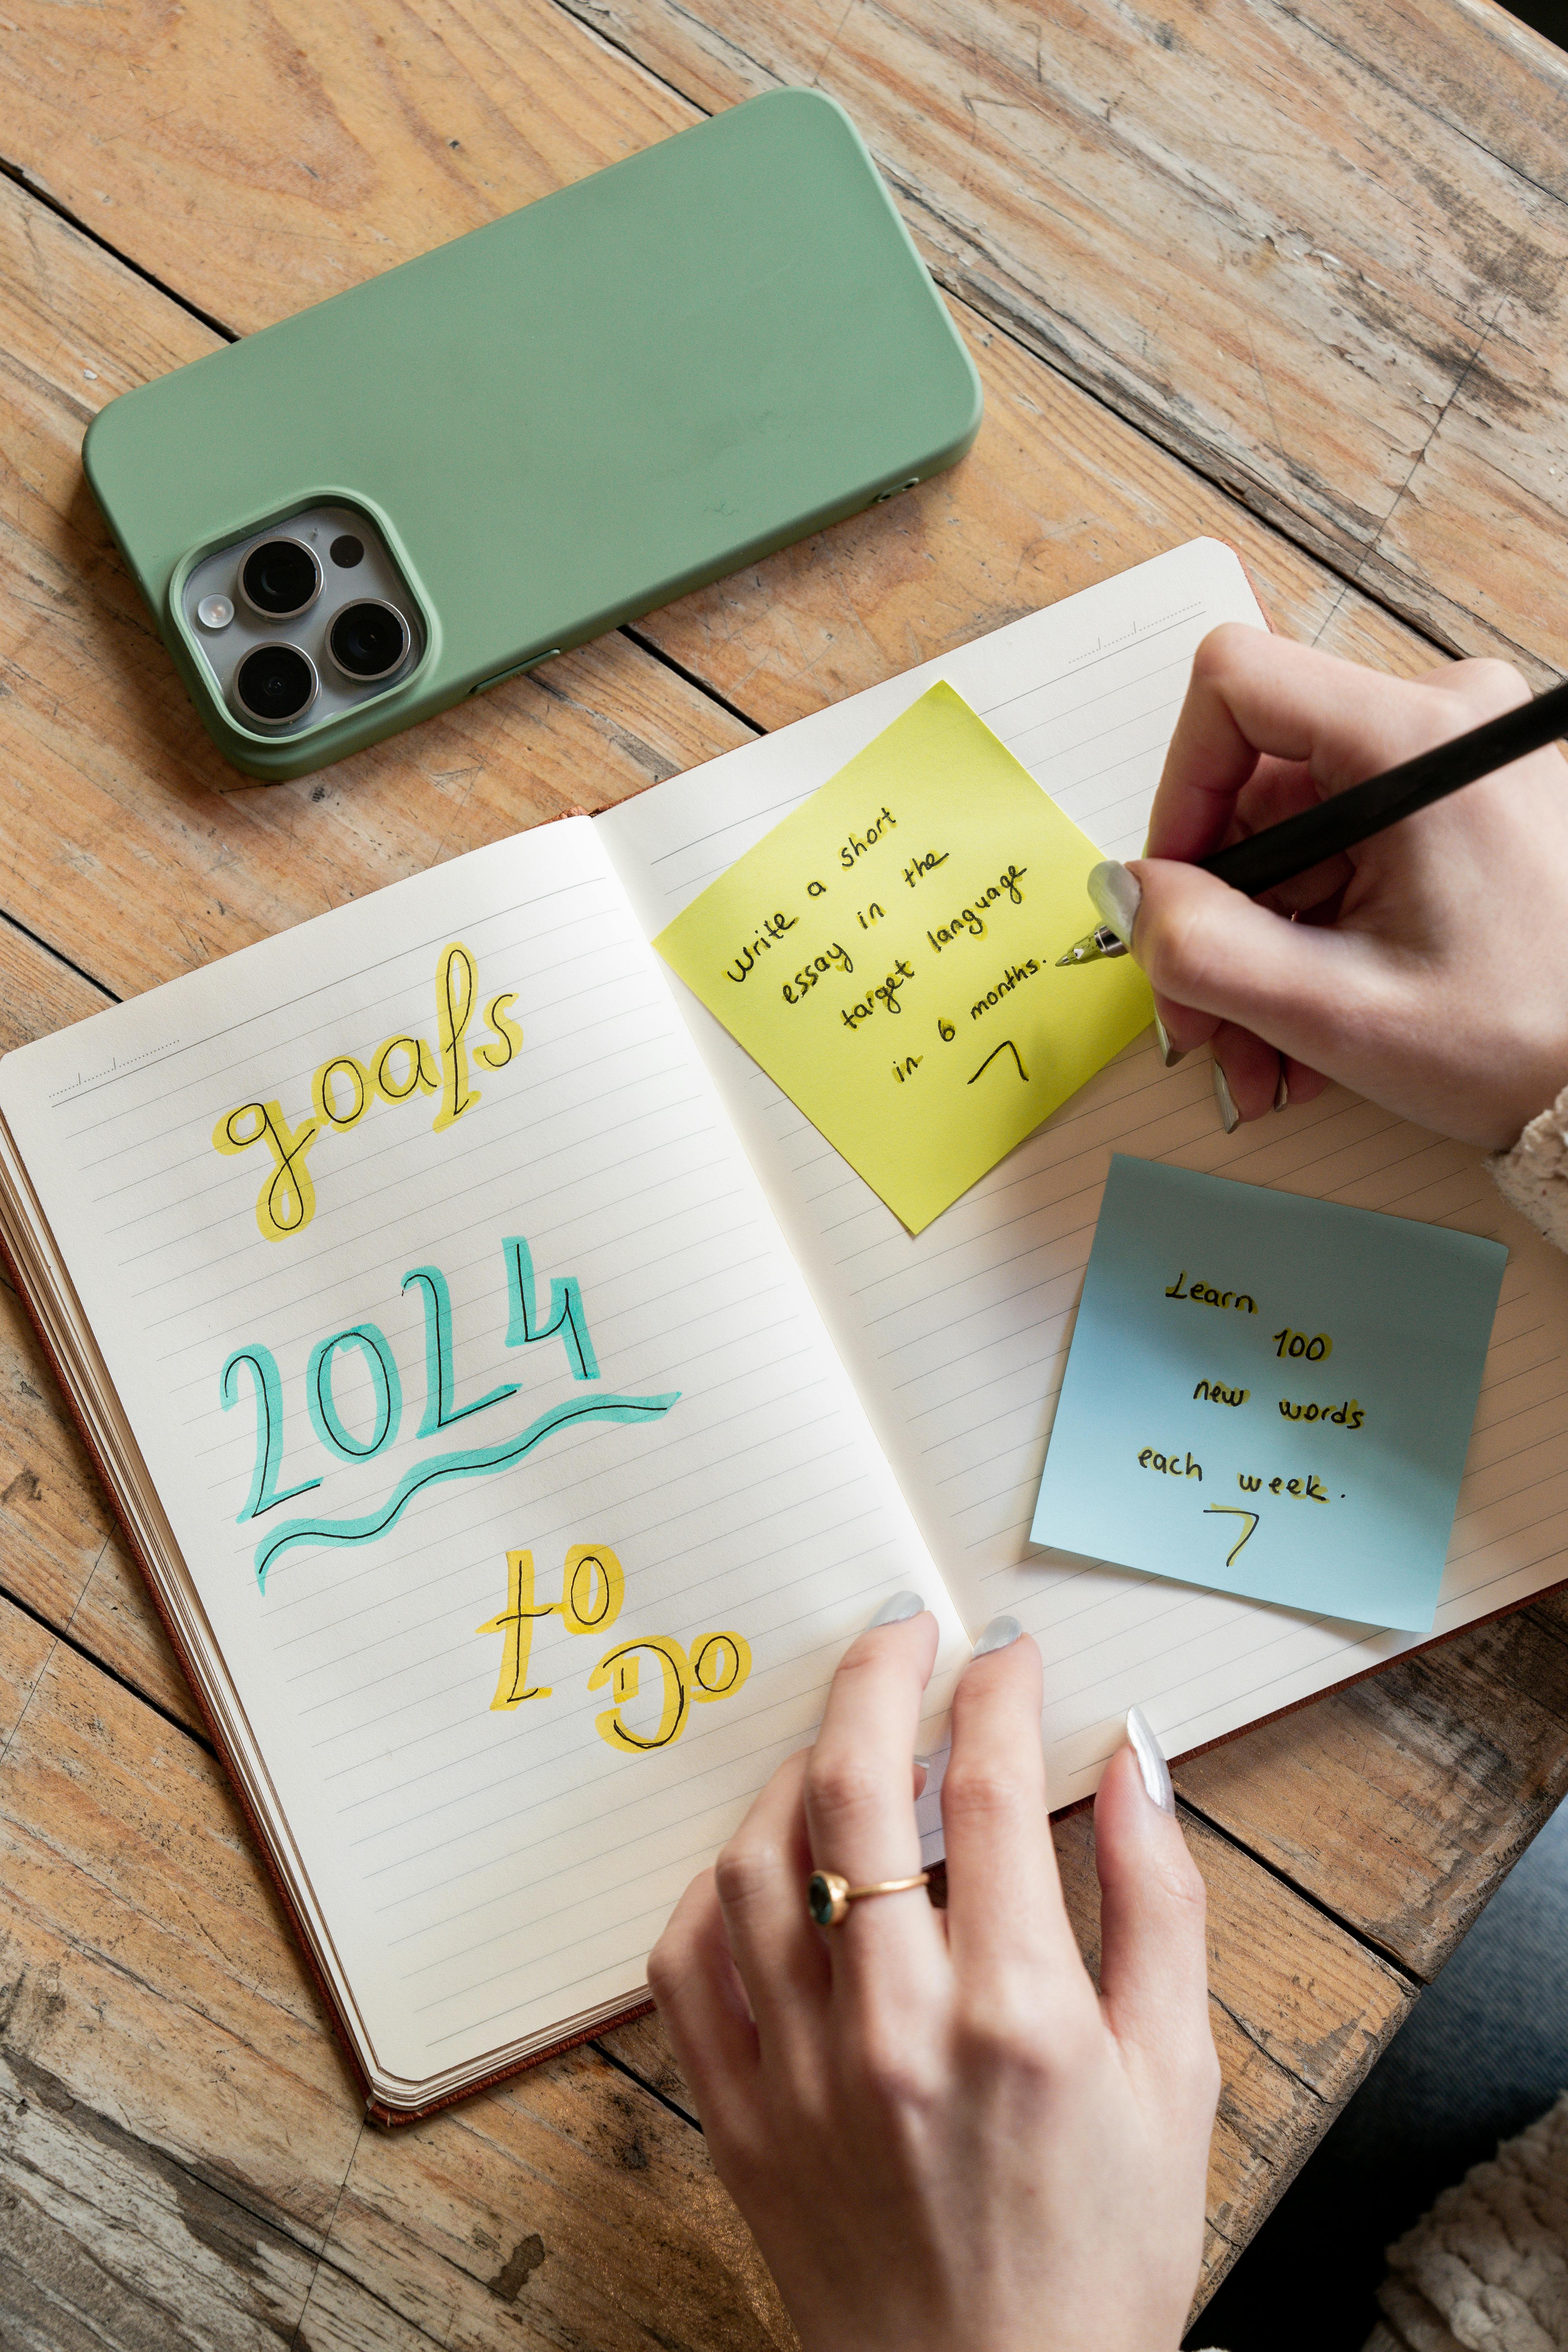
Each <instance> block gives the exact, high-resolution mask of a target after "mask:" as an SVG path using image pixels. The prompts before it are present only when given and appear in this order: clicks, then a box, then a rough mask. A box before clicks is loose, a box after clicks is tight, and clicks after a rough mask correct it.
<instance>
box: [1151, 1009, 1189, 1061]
mask: <svg viewBox="0 0 1568 2352" xmlns="http://www.w3.org/2000/svg"><path fill="white" fill-rule="evenodd" d="M1154 1040H1155V1043H1156V1044H1157V1045H1158V1046H1159V1048H1160V1059H1161V1060H1162V1062H1163V1063H1164V1065H1165V1067H1166V1068H1167V1069H1168V1070H1173V1069H1174V1068H1175V1066H1176V1064H1177V1063H1178V1062H1179V1061H1181V1060H1182V1059H1183V1058H1184V1055H1185V1054H1186V1051H1187V1048H1186V1047H1185V1046H1184V1045H1172V1043H1171V1034H1170V1032H1169V1030H1168V1029H1167V1028H1166V1026H1165V1024H1164V1023H1163V1021H1162V1020H1161V1018H1160V1016H1159V1014H1158V1013H1155V1015H1154Z"/></svg>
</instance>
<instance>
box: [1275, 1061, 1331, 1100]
mask: <svg viewBox="0 0 1568 2352" xmlns="http://www.w3.org/2000/svg"><path fill="white" fill-rule="evenodd" d="M1282 1058H1283V1060H1284V1064H1285V1085H1286V1087H1287V1089H1288V1093H1287V1102H1288V1103H1310V1102H1315V1101H1316V1100H1317V1098H1318V1097H1319V1096H1320V1095H1321V1093H1322V1091H1323V1088H1324V1087H1327V1086H1329V1085H1331V1083H1332V1081H1331V1079H1328V1078H1326V1077H1325V1076H1323V1073H1322V1072H1321V1070H1314V1069H1311V1068H1310V1067H1309V1066H1308V1065H1307V1064H1306V1063H1305V1062H1299V1061H1298V1060H1297V1059H1296V1056H1295V1055H1294V1054H1286V1055H1283V1057H1282Z"/></svg>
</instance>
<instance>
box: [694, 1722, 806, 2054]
mask: <svg viewBox="0 0 1568 2352" xmlns="http://www.w3.org/2000/svg"><path fill="white" fill-rule="evenodd" d="M805 1768H806V1756H805V1753H803V1754H801V1755H799V1756H791V1757H790V1758H788V1759H787V1760H786V1761H785V1762H784V1763H783V1764H781V1765H780V1766H779V1769H778V1770H777V1771H776V1772H775V1773H774V1774H773V1778H772V1780H770V1781H769V1782H768V1784H767V1787H766V1788H765V1789H764V1790H763V1792H762V1794H761V1795H760V1796H759V1797H758V1798H757V1799H756V1800H755V1801H754V1802H753V1804H752V1808H751V1811H749V1812H748V1813H747V1815H746V1818H745V1820H744V1821H743V1822H742V1823H741V1826H740V1828H739V1829H738V1830H737V1831H736V1832H735V1834H734V1836H733V1837H731V1839H730V1840H729V1841H728V1842H727V1843H726V1844H725V1846H724V1848H723V1850H722V1852H721V1853H720V1856H719V1859H718V1862H717V1863H716V1864H715V1865H714V1884H715V1886H716V1888H717V1893H718V1900H719V1906H720V1909H721V1912H722V1914H723V1921H724V1932H725V1936H726V1938H727V1941H728V1945H729V1948H730V1950H731V1953H732V1954H733V1955H734V1964H735V1967H736V1969H737V1970H738V1971H739V1973H740V1978H741V1981H742V1984H743V1985H744V1987H745V1989H746V1995H747V1998H748V2000H750V2002H751V2007H752V2016H753V2017H754V2018H755V2019H756V2021H757V2032H758V2035H759V2037H760V2040H761V2043H762V2047H763V2052H764V2053H767V2052H768V2051H769V2050H770V2049H771V2048H772V2047H773V2045H775V2044H778V2045H791V2044H793V2043H795V2042H797V2041H798V2040H799V2038H800V2037H801V2035H803V2034H807V2035H809V2034H815V2033H820V2032H821V2029H822V2021H823V2016H824V2013H825V2011H826V2002H827V1995H828V1990H829V1987H830V1984H831V1981H832V1977H831V1971H830V1969H829V1967H828V1962H827V1956H826V1953H825V1952H824V1950H823V1948H822V1938H821V1937H820V1935H819V1934H818V1933H817V1931H816V1928H815V1927H813V1925H812V1922H811V1916H810V1914H809V1912H808V1911H807V1909H806V1899H805V1888H806V1881H807V1879H808V1878H809V1877H810V1876H811V1846H810V1843H809V1841H808V1839H807V1836H806V1827H805V1794H804V1789H805Z"/></svg>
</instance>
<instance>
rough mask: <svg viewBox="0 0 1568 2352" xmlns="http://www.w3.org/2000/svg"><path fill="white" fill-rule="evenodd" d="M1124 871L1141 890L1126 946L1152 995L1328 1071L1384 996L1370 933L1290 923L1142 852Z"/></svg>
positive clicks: (1207, 877)
mask: <svg viewBox="0 0 1568 2352" xmlns="http://www.w3.org/2000/svg"><path fill="white" fill-rule="evenodd" d="M1130 871H1131V873H1132V874H1133V875H1135V876H1136V877H1137V879H1138V882H1139V884H1140V886H1141V888H1142V904H1141V906H1140V908H1139V910H1138V919H1137V923H1136V925H1135V927H1134V930H1133V936H1132V953H1133V955H1134V956H1135V957H1136V958H1137V960H1138V962H1139V963H1140V964H1141V965H1142V968H1143V970H1144V971H1145V972H1146V973H1147V974H1148V977H1149V980H1150V982H1151V983H1152V987H1153V989H1154V992H1155V994H1156V995H1157V996H1162V997H1166V998H1169V999H1170V1000H1171V1001H1172V1002H1173V1003H1175V1004H1180V1005H1190V1006H1191V1007H1192V1008H1193V1009H1194V1011H1195V1012H1198V1013H1210V1014H1212V1015H1214V1016H1215V1019H1217V1020H1220V1021H1228V1022H1231V1023H1233V1024H1235V1025H1236V1027H1237V1028H1239V1029H1250V1030H1252V1031H1253V1032H1255V1034H1257V1035H1258V1036H1259V1037H1261V1038H1263V1039H1264V1040H1265V1041H1266V1042H1267V1043H1268V1045H1273V1046H1275V1047H1276V1048H1277V1049H1278V1050H1279V1052H1280V1053H1282V1054H1287V1055H1290V1056H1291V1058H1292V1059H1293V1060H1295V1061H1298V1062H1303V1063H1305V1064H1307V1065H1308V1066H1310V1068H1312V1069H1330V1070H1331V1068H1332V1065H1333V1061H1334V1056H1335V1048H1336V1045H1340V1044H1342V1041H1343V1039H1344V1037H1345V1035H1346V1033H1347V1030H1353V1029H1355V1028H1356V1027H1358V1026H1359V1025H1361V1022H1362V1019H1363V1016H1366V1015H1370V1014H1371V1013H1373V1008H1374V1005H1376V1004H1377V1003H1379V1001H1380V1000H1381V997H1382V995H1383V990H1382V988H1381V986H1380V984H1379V973H1378V969H1377V961H1376V950H1375V947H1374V946H1373V942H1372V941H1371V940H1368V939H1367V938H1366V937H1365V936H1364V935H1363V934H1361V933H1356V932H1348V931H1343V930H1337V929H1330V928H1328V927H1325V926H1321V925H1318V924H1315V923H1295V922H1291V921H1290V920H1289V919H1288V918H1287V917H1285V916H1283V915H1276V914H1273V913H1271V912H1270V910H1269V909H1268V908H1267V907H1260V906H1258V905H1257V904H1256V902H1255V901H1254V900H1252V899H1251V898H1244V897H1243V896H1242V894H1241V892H1240V891H1239V890H1233V889H1231V887H1229V885H1228V883H1225V882H1221V881H1219V880H1217V879H1216V878H1215V876H1214V875H1212V874H1205V873H1204V872H1203V871H1202V869H1201V868H1200V867H1198V866H1187V865H1182V864H1178V863H1176V862H1174V861H1173V860H1172V859H1169V858H1164V857H1141V858H1139V859H1138V860H1137V861H1136V862H1135V864H1133V866H1131V868H1130Z"/></svg>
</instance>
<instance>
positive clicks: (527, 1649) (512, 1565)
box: [474, 1551, 561, 1715]
mask: <svg viewBox="0 0 1568 2352" xmlns="http://www.w3.org/2000/svg"><path fill="white" fill-rule="evenodd" d="M506 1571H507V1586H506V1607H505V1608H504V1609H503V1610H502V1611H501V1612H500V1615H499V1616H498V1617H487V1618H486V1620H485V1622H484V1623H483V1624H482V1625H476V1626H475V1628H474V1631H475V1633H504V1634H505V1636H506V1647H505V1649H504V1650H503V1651H502V1652H501V1664H500V1681H499V1682H498V1683H497V1684H496V1695H495V1696H494V1698H492V1699H491V1701H490V1713H491V1714H492V1715H506V1714H509V1713H510V1710H511V1709H512V1708H513V1707H514V1706H521V1705H522V1702H523V1700H524V1699H525V1698H548V1697H549V1696H550V1693H551V1690H552V1685H551V1684H549V1683H534V1684H530V1682H529V1679H528V1663H529V1658H530V1655H531V1652H532V1648H533V1628H534V1622H535V1621H536V1620H537V1619H538V1618H541V1617H548V1616H550V1615H551V1614H552V1612H554V1611H555V1610H557V1609H559V1608H560V1606H561V1603H560V1602H559V1601H545V1602H544V1603H543V1605H542V1606H540V1604H539V1603H538V1602H536V1601H535V1600H534V1597H533V1554H532V1553H531V1551H509V1552H508V1554H507V1556H506Z"/></svg>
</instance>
